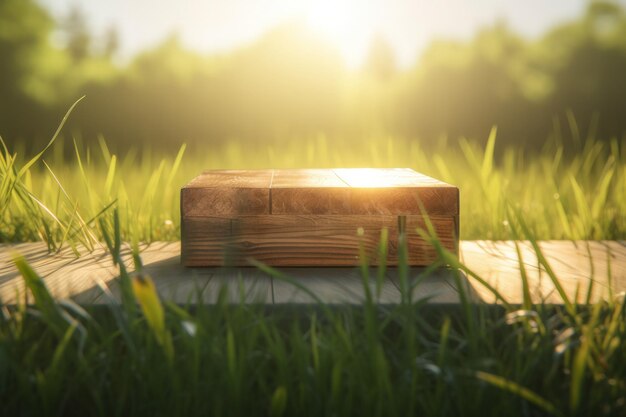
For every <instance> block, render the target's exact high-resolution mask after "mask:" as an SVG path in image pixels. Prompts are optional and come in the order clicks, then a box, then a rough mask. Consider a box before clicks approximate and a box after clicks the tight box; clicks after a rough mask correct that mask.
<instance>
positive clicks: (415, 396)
mask: <svg viewBox="0 0 626 417" xmlns="http://www.w3.org/2000/svg"><path fill="white" fill-rule="evenodd" d="M63 145H64V143H63V142H55V143H53V144H52V146H51V147H50V149H48V150H47V151H46V152H45V153H43V154H42V155H40V156H39V157H38V158H37V159H32V160H27V159H25V158H23V156H21V155H20V154H18V155H17V156H15V155H14V154H12V153H11V152H10V151H8V150H5V151H4V152H3V153H2V159H0V200H1V201H2V206H0V210H1V212H0V219H1V220H2V224H1V225H0V238H1V239H2V241H5V242H20V241H29V240H42V239H43V240H45V241H47V242H48V245H49V247H50V249H51V250H58V249H59V248H61V247H63V246H65V245H69V246H71V247H73V248H74V249H75V250H76V251H77V254H78V253H79V252H80V251H84V250H85V249H83V248H87V249H88V248H93V247H96V246H99V245H103V246H106V247H107V249H108V251H109V252H110V254H111V256H112V258H113V260H114V261H115V262H117V265H118V267H119V269H120V271H119V272H120V278H119V283H120V288H121V291H122V294H121V302H120V303H115V302H112V303H111V304H110V305H109V306H106V307H100V308H96V307H90V306H82V307H81V306H78V305H76V304H74V303H72V302H71V301H59V300H55V299H54V298H53V297H52V296H51V295H50V293H49V292H48V290H47V289H46V286H45V280H43V279H42V277H40V276H39V275H38V274H37V272H36V271H33V270H32V269H31V268H30V266H29V265H28V264H27V263H26V262H25V261H24V259H22V258H20V257H19V256H18V257H17V258H16V259H15V263H16V265H17V267H18V268H19V270H20V271H21V273H22V275H23V277H24V280H25V283H26V285H27V287H28V289H29V291H30V292H31V293H32V296H33V300H34V303H33V304H32V305H24V304H22V303H20V304H18V305H17V306H3V307H2V308H1V309H0V400H1V402H0V411H1V414H2V415H37V416H39V415H102V416H114V415H120V416H126V415H146V416H154V415H168V416H171V415H202V416H205V415H229V416H234V415H247V416H253V415H261V416H265V415H271V416H281V415H282V416H293V415H364V416H365V415H377V416H394V415H398V416H407V415H454V416H456V415H512V416H533V415H573V416H575V415H580V416H586V415H625V414H626V394H625V393H626V355H624V352H623V346H624V341H625V340H626V320H625V319H626V312H625V309H624V303H625V299H624V297H623V295H622V296H617V297H614V298H611V299H609V300H607V301H605V302H600V303H596V304H578V303H576V302H575V301H572V300H568V299H567V296H566V295H565V294H564V293H563V294H562V301H563V307H554V306H548V305H543V304H538V305H533V304H531V303H530V300H529V298H528V297H527V298H526V299H525V301H524V304H523V305H522V306H516V305H510V304H509V303H508V302H507V300H506V299H505V297H503V296H501V295H499V294H497V291H496V290H495V289H492V290H493V292H494V293H496V296H499V297H500V304H499V305H498V306H497V307H494V306H488V305H484V304H472V303H469V302H467V301H466V300H467V297H463V294H461V300H462V303H461V304H460V305H459V306H458V307H447V308H440V307H433V306H428V305H427V304H426V303H424V301H423V300H414V299H412V292H411V291H408V290H407V288H408V283H407V282H404V281H406V278H403V276H404V273H403V271H405V269H406V268H403V267H401V268H400V272H401V274H400V275H401V282H403V285H402V288H404V289H405V290H404V291H403V294H402V302H401V303H400V304H399V305H397V306H381V305H377V304H376V302H375V299H376V297H375V296H374V295H373V294H371V293H368V296H367V297H366V302H365V303H364V304H363V305H361V306H357V307H346V308H330V307H329V306H326V305H323V304H319V305H317V306H314V307H311V308H310V309H308V310H299V311H296V310H292V309H290V308H288V307H285V308H282V309H273V310H268V309H266V308H265V307H263V306H259V305H244V304H237V303H236V304H230V303H228V302H227V297H226V293H225V291H222V292H221V294H220V297H218V300H219V301H218V303H217V304H216V305H214V306H204V305H202V304H201V302H200V303H199V304H197V305H195V306H179V305H173V304H170V303H167V302H166V303H163V302H161V301H160V300H159V297H158V294H156V292H155V290H154V286H153V285H152V283H151V280H150V277H148V276H146V275H145V274H142V273H141V271H140V272H139V274H137V275H133V276H131V275H129V273H128V272H127V269H126V268H127V267H126V266H125V265H124V264H123V263H120V262H119V260H120V259H121V258H120V253H121V248H122V245H123V243H122V242H124V241H127V242H130V243H131V247H134V259H135V264H136V267H137V268H138V269H139V270H141V260H140V258H141V254H140V253H139V252H138V249H137V248H138V245H136V243H138V242H140V241H153V240H175V239H178V236H179V219H178V215H177V213H178V190H179V187H180V186H181V185H182V184H184V183H185V182H186V181H187V180H189V179H190V178H191V177H193V176H194V175H196V174H197V173H198V172H199V171H201V169H205V168H218V167H232V168H237V167H244V168H256V167H268V166H272V167H288V166H307V167H309V166H310V167H312V166H317V167H324V166H408V167H412V168H415V169H417V170H418V171H422V172H425V173H427V174H430V175H433V176H435V177H438V178H441V179H443V180H446V181H448V182H451V183H454V184H456V185H459V186H460V188H461V193H462V209H461V210H462V213H461V218H462V232H461V233H462V236H461V237H462V238H464V239H473V238H481V239H482V238H484V239H496V238H507V239H508V238H516V239H528V240H530V241H531V243H532V244H533V245H536V241H537V239H540V238H541V239H543V238H566V239H579V238H585V239H615V238H622V239H623V238H624V236H625V230H626V222H625V212H626V210H625V209H624V202H625V201H626V199H625V198H626V183H625V181H626V153H625V152H626V150H625V149H626V147H625V146H624V143H618V142H617V141H612V142H608V143H605V142H599V141H595V140H593V139H592V138H591V139H589V140H588V141H587V142H586V144H585V145H584V146H583V147H581V148H579V149H577V150H576V152H575V153H574V154H573V155H565V152H564V146H562V145H559V140H558V138H557V139H552V140H551V141H549V142H548V143H547V144H546V147H545V149H544V150H543V151H542V152H541V153H540V154H538V155H536V156H532V157H531V156H530V155H527V154H525V153H524V152H522V151H521V150H520V149H508V150H505V151H503V153H502V157H501V158H497V157H495V156H494V149H495V148H496V146H497V143H496V134H495V130H494V132H492V134H491V135H490V138H489V140H488V142H487V146H486V147H484V148H483V147H480V146H478V145H476V144H475V143H474V142H472V141H469V140H461V141H459V142H458V143H456V142H455V143H451V142H450V143H446V142H444V141H440V142H437V143H436V144H433V145H431V149H430V150H429V151H428V152H427V151H425V150H424V149H423V148H422V147H420V145H419V144H418V143H417V142H413V141H405V140H400V139H393V138H379V139H376V138H374V139H371V140H369V139H368V140H367V141H365V142H363V143H362V144H361V145H359V146H357V147H355V145H354V144H353V143H349V142H341V141H331V140H330V139H326V138H323V137H320V138H316V139H312V140H309V141H304V142H295V141H292V142H286V143H284V144H282V145H278V144H277V145H275V147H271V146H264V145H261V144H256V145H243V144H237V143H236V142H232V143H231V144H229V145H224V146H223V147H221V148H220V147H216V148H213V147H211V146H207V148H206V149H205V150H203V151H202V152H200V151H199V150H195V151H194V152H193V153H191V152H185V149H184V148H181V151H180V152H179V154H178V156H167V157H164V158H160V157H158V156H157V155H155V154H154V153H150V152H148V150H140V151H141V152H132V151H131V152H128V153H126V154H123V155H113V154H112V153H111V152H110V151H109V150H108V149H107V147H106V143H105V142H104V141H100V144H99V146H98V147H97V148H95V149H93V148H92V149H89V148H86V147H84V148H82V149H81V146H80V145H79V144H77V145H76V147H75V148H76V152H75V157H74V158H73V159H72V160H71V161H70V162H67V161H65V160H64V159H63V158H62V154H63V149H61V148H62V146H63ZM72 146H74V145H72ZM357 151H358V152H357ZM29 161H31V162H32V163H31V162H29ZM355 233H356V231H355ZM422 233H424V236H425V237H426V238H429V239H432V241H433V244H434V245H435V247H436V248H437V249H438V250H439V254H440V258H441V259H442V261H444V262H447V263H449V264H452V265H453V266H455V267H457V268H459V269H460V270H464V269H465V267H464V265H462V264H460V263H459V262H458V260H457V259H456V258H454V257H453V256H452V255H451V254H450V253H447V252H446V251H445V250H443V248H442V247H441V246H440V245H438V242H437V240H436V239H435V238H434V237H433V236H432V234H431V233H429V231H428V230H424V231H422ZM383 240H384V239H383ZM536 250H537V254H538V255H539V256H538V258H539V260H540V262H542V263H543V264H544V265H543V266H544V268H545V269H546V271H547V273H548V278H549V279H551V280H552V281H553V283H554V284H555V286H556V287H557V290H558V288H559V279H558V277H557V276H555V275H554V273H552V271H551V269H550V265H549V263H548V262H547V261H545V259H544V258H543V257H542V256H541V253H540V250H539V247H538V246H537V247H536ZM401 253H402V251H401ZM258 267H260V268H263V269H265V270H266V271H268V272H269V273H271V274H274V276H275V277H276V278H277V279H287V280H289V278H288V277H283V276H282V275H280V272H278V271H274V270H272V269H271V268H268V267H266V266H264V265H258ZM367 270H368V269H367V268H363V271H364V272H365V271H367ZM465 272H466V273H467V274H468V276H469V279H470V280H474V282H476V283H477V285H481V284H482V280H481V277H479V276H475V275H472V273H471V271H467V270H465ZM382 276H383V274H380V273H377V274H376V276H367V275H366V274H365V273H364V276H363V279H364V285H365V287H364V288H365V289H369V288H370V287H369V285H368V280H377V281H378V280H379V279H380V277H382ZM522 281H523V282H520V283H519V285H520V286H522V287H524V285H525V284H526V286H527V283H525V281H524V280H522ZM294 285H297V283H294ZM460 288H463V287H462V286H460ZM103 292H104V296H105V297H106V296H107V295H108V293H107V291H106V289H103ZM527 292H528V291H525V293H527ZM197 299H198V300H200V299H201V297H200V295H199V294H198V297H197Z"/></svg>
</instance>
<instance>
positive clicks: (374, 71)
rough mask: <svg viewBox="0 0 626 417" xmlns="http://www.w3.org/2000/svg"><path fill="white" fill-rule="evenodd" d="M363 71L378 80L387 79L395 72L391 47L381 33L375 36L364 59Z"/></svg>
mask: <svg viewBox="0 0 626 417" xmlns="http://www.w3.org/2000/svg"><path fill="white" fill-rule="evenodd" d="M364 68H365V72H366V73H368V74H369V75H371V76H372V77H373V78H374V79H376V80H378V81H388V80H389V79H390V78H391V77H392V76H393V75H394V74H395V72H396V61H395V56H394V53H393V48H392V47H391V45H389V42H387V40H385V38H384V37H382V36H381V35H377V36H375V37H374V38H373V39H372V41H371V43H370V47H369V51H368V54H367V58H366V60H365V65H364Z"/></svg>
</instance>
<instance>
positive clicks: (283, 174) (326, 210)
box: [270, 169, 350, 215]
mask: <svg viewBox="0 0 626 417" xmlns="http://www.w3.org/2000/svg"><path fill="white" fill-rule="evenodd" d="M346 187H347V184H346V183H345V182H343V181H342V180H341V178H339V177H338V176H337V175H335V173H334V172H333V171H332V170H330V169H287V170H276V171H275V174H274V179H273V181H272V187H271V191H270V193H271V211H270V212H271V213H272V214H279V215H280V214H349V213H350V195H349V193H348V192H346Z"/></svg>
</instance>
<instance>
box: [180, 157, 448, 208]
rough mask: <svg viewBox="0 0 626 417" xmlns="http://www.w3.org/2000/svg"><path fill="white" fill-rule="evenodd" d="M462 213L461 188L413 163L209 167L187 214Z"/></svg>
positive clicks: (184, 204)
mask: <svg viewBox="0 0 626 417" xmlns="http://www.w3.org/2000/svg"><path fill="white" fill-rule="evenodd" d="M423 211H426V213H428V214H430V215H448V214H449V215H458V214H459V191H458V188H456V187H454V186H451V185H449V184H446V183H444V182H441V181H438V180H436V179H434V178H430V177H428V176H425V175H422V174H419V173H417V172H415V171H413V170H411V169H408V168H381V169H372V168H346V169H290V170H259V171H254V170H251V171H241V170H240V171H236V170H231V171H206V172H205V173H203V174H202V175H200V176H199V177H197V178H195V179H194V180H193V181H191V182H190V183H189V184H188V185H187V186H185V187H184V188H183V189H182V192H181V215H182V217H202V216H207V217H209V216H228V215H253V214H294V215H296V214H320V215H321V214H346V215H363V214H384V215H410V214H423Z"/></svg>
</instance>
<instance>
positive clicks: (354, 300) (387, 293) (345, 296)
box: [273, 268, 400, 304]
mask: <svg viewBox="0 0 626 417" xmlns="http://www.w3.org/2000/svg"><path fill="white" fill-rule="evenodd" d="M280 272H281V273H282V274H283V276H284V277H285V278H284V279H277V278H274V280H273V291H274V303H275V304H315V303H316V301H317V300H321V301H323V302H324V303H327V304H360V303H363V301H365V299H366V297H365V291H364V282H363V278H362V276H361V271H360V269H358V268H282V269H281V270H280ZM370 277H372V279H370V280H369V284H368V286H369V289H370V292H371V294H372V297H373V300H374V301H376V302H377V303H380V304H397V303H399V302H400V291H399V290H398V287H397V286H396V285H395V284H394V283H393V282H392V281H391V280H390V279H389V278H388V277H385V278H384V279H383V281H382V282H381V283H380V286H379V288H380V291H379V290H378V289H377V288H378V285H377V283H376V278H375V277H376V270H375V269H374V268H371V269H370ZM302 286H303V287H304V288H306V289H303V288H302Z"/></svg>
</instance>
